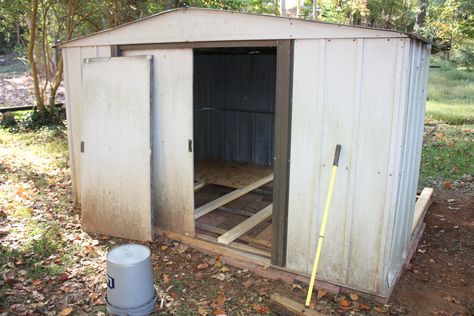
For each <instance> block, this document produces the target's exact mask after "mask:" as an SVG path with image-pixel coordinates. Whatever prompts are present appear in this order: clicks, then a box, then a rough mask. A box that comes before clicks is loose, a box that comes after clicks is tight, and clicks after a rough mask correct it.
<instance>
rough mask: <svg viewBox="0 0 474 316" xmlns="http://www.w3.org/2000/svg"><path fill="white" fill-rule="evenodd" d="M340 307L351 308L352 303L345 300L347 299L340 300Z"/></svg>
mask: <svg viewBox="0 0 474 316" xmlns="http://www.w3.org/2000/svg"><path fill="white" fill-rule="evenodd" d="M339 306H341V307H349V306H351V302H349V301H348V300H345V299H344V300H340V301H339Z"/></svg>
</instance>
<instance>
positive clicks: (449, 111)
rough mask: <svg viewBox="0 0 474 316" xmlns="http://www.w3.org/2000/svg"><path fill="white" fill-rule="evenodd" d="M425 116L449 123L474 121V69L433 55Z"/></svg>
mask: <svg viewBox="0 0 474 316" xmlns="http://www.w3.org/2000/svg"><path fill="white" fill-rule="evenodd" d="M431 64H434V65H439V66H441V68H433V69H430V76H429V86H428V102H427V107H426V116H427V117H428V118H430V119H433V120H436V121H439V122H441V123H445V124H449V125H463V124H474V72H473V71H466V70H463V69H460V68H457V67H456V66H455V65H454V64H452V63H449V62H446V61H443V60H441V59H439V58H433V59H432V62H431Z"/></svg>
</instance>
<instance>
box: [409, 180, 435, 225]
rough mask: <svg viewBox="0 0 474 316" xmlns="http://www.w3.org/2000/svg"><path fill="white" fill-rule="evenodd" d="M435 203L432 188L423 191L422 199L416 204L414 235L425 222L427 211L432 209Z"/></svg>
mask: <svg viewBox="0 0 474 316" xmlns="http://www.w3.org/2000/svg"><path fill="white" fill-rule="evenodd" d="M432 202H433V189H432V188H424V189H423V191H421V194H420V197H419V198H418V200H417V201H416V204H415V212H414V215H413V225H412V228H411V229H412V233H413V232H415V231H416V228H417V227H418V226H420V225H421V223H422V222H423V220H424V218H425V215H426V211H427V210H428V208H429V207H430V205H431V203H432Z"/></svg>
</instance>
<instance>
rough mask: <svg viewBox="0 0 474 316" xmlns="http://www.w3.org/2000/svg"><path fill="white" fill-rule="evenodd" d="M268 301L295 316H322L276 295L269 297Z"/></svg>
mask: <svg viewBox="0 0 474 316" xmlns="http://www.w3.org/2000/svg"><path fill="white" fill-rule="evenodd" d="M270 301H272V303H274V304H276V305H277V306H279V307H281V308H284V309H285V310H287V311H289V312H291V313H292V314H294V315H297V316H323V314H321V313H320V312H317V311H315V310H313V309H309V308H306V307H305V306H304V305H303V304H300V303H298V302H295V301H293V300H291V299H289V298H288V297H285V296H283V295H280V294H277V293H274V294H272V295H270Z"/></svg>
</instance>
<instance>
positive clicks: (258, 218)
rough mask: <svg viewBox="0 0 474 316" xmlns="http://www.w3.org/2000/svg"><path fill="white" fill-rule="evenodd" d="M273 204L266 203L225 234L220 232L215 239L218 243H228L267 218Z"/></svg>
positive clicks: (269, 215) (270, 213) (270, 214)
mask: <svg viewBox="0 0 474 316" xmlns="http://www.w3.org/2000/svg"><path fill="white" fill-rule="evenodd" d="M272 210H273V204H270V205H268V206H267V207H265V208H263V209H262V210H261V211H259V212H258V213H256V214H255V215H253V216H252V217H249V218H247V219H246V220H245V221H243V222H242V223H240V224H238V225H237V226H235V227H234V228H232V229H231V230H229V231H228V232H226V233H225V234H222V235H221V236H219V237H218V238H217V241H218V242H219V243H220V244H225V245H228V244H230V243H231V242H233V241H234V240H236V239H237V238H239V237H240V236H242V235H243V234H245V233H246V232H248V231H249V230H251V229H252V228H254V227H255V226H257V225H258V224H260V223H261V222H263V221H265V220H267V219H268V218H269V217H271V216H272Z"/></svg>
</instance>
